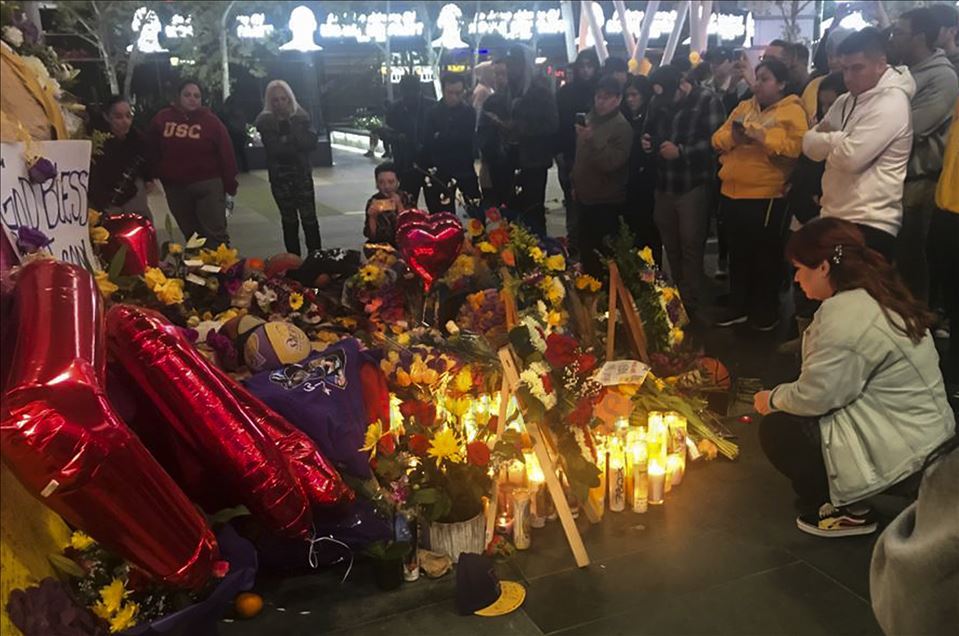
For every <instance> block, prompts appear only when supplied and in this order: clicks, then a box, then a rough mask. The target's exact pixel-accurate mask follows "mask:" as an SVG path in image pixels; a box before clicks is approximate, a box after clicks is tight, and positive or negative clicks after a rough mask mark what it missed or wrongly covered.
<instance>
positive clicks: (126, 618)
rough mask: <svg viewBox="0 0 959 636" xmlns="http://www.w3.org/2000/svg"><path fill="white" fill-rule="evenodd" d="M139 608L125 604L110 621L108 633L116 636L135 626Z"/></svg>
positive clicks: (131, 604) (134, 604) (133, 604)
mask: <svg viewBox="0 0 959 636" xmlns="http://www.w3.org/2000/svg"><path fill="white" fill-rule="evenodd" d="M139 609H140V606H139V605H137V604H136V603H126V604H124V606H123V607H122V608H121V609H120V611H119V612H117V613H116V615H115V616H114V617H113V618H111V619H110V632H111V633H113V634H116V633H117V632H122V631H123V630H125V629H129V628H130V627H133V626H134V625H136V615H137V612H138V611H139Z"/></svg>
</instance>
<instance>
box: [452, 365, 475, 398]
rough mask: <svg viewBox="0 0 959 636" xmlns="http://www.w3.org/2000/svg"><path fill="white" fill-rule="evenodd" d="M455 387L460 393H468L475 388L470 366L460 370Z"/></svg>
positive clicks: (454, 383)
mask: <svg viewBox="0 0 959 636" xmlns="http://www.w3.org/2000/svg"><path fill="white" fill-rule="evenodd" d="M453 386H454V387H455V388H456V390H457V391H459V392H460V393H466V392H468V391H469V390H470V389H471V388H473V373H472V371H470V368H469V367H468V366H467V367H463V368H462V369H460V372H459V373H457V374H456V379H455V380H454V382H453Z"/></svg>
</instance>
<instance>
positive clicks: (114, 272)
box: [107, 245, 127, 283]
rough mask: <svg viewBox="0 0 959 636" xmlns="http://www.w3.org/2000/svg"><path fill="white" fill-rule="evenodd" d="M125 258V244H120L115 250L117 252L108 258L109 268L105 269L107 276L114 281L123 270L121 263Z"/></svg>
mask: <svg viewBox="0 0 959 636" xmlns="http://www.w3.org/2000/svg"><path fill="white" fill-rule="evenodd" d="M126 260H127V246H126V245H121V246H120V249H118V250H117V253H116V254H114V255H113V258H112V259H111V260H110V269H108V270H107V276H108V278H109V279H110V280H111V281H113V282H114V283H115V282H117V280H118V279H119V278H120V274H121V273H122V272H123V264H124V263H125V262H126Z"/></svg>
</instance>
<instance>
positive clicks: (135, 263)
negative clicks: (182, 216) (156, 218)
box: [101, 212, 159, 276]
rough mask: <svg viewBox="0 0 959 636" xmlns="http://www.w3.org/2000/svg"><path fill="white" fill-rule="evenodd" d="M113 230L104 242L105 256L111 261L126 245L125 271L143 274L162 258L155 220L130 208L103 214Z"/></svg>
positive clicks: (109, 227) (126, 273)
mask: <svg viewBox="0 0 959 636" xmlns="http://www.w3.org/2000/svg"><path fill="white" fill-rule="evenodd" d="M101 224H102V225H103V227H104V228H106V229H107V230H109V232H110V239H109V240H108V241H107V244H106V245H104V246H103V256H104V258H105V259H106V261H107V263H109V262H110V261H111V260H112V259H113V257H114V256H115V255H116V253H117V252H119V251H120V248H121V247H124V246H125V247H126V248H127V252H126V256H125V257H124V259H123V273H124V274H125V275H127V276H139V275H140V274H142V273H143V272H145V271H146V268H147V267H156V266H157V262H158V261H159V253H158V248H157V233H156V229H155V228H154V227H153V223H152V222H151V221H150V220H149V219H147V218H146V217H142V216H140V215H139V214H134V213H132V212H127V213H125V214H116V215H114V216H105V217H103V222H102V223H101Z"/></svg>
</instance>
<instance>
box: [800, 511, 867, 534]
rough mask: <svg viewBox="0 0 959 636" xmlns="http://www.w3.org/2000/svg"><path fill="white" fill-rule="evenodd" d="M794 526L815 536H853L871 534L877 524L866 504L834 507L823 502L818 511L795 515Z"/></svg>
mask: <svg viewBox="0 0 959 636" xmlns="http://www.w3.org/2000/svg"><path fill="white" fill-rule="evenodd" d="M796 527H798V528H799V529H800V530H802V531H803V532H805V533H806V534H811V535H814V536H817V537H854V536H858V535H863V534H872V533H873V532H875V531H876V528H877V525H876V521H875V519H873V516H872V510H871V509H870V508H868V507H866V506H861V507H858V508H851V507H842V508H836V507H835V506H833V505H832V504H831V503H825V504H823V505H822V506H820V507H819V512H812V513H809V514H804V515H799V516H798V517H796Z"/></svg>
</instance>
